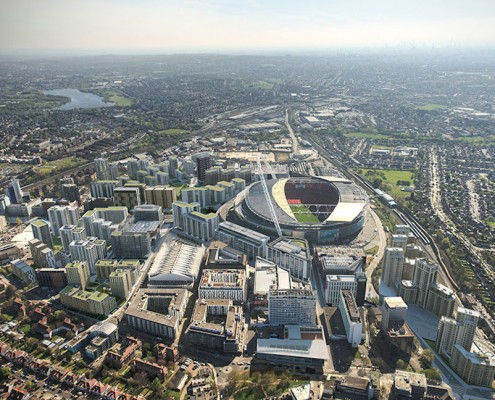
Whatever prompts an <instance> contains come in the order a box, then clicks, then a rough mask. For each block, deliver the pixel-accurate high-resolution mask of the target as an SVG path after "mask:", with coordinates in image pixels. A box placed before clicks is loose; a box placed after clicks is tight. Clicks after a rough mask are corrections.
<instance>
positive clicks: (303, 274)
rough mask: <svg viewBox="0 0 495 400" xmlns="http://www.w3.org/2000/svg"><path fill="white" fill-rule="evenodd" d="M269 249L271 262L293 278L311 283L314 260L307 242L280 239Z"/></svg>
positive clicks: (285, 238)
mask: <svg viewBox="0 0 495 400" xmlns="http://www.w3.org/2000/svg"><path fill="white" fill-rule="evenodd" d="M267 248H268V260H269V261H272V262H274V263H275V264H277V265H280V266H281V267H282V268H284V269H286V270H287V271H289V272H290V274H291V276H292V277H293V278H296V279H300V280H303V281H306V282H307V281H309V278H310V276H311V260H312V258H311V254H310V252H309V244H308V241H307V240H305V239H299V238H298V239H296V238H288V237H280V238H278V239H276V240H274V241H273V242H271V243H269V244H268V246H267Z"/></svg>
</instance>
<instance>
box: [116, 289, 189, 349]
mask: <svg viewBox="0 0 495 400" xmlns="http://www.w3.org/2000/svg"><path fill="white" fill-rule="evenodd" d="M187 303H188V292H187V290H186V289H151V288H147V289H139V290H138V291H137V293H136V296H135V297H134V300H133V301H132V303H131V304H130V306H129V307H128V308H127V310H126V312H125V318H126V320H127V323H128V325H129V326H130V327H131V328H133V329H136V330H138V331H141V332H145V333H149V334H151V335H154V336H158V337H163V338H168V339H171V340H175V339H176V338H177V335H178V332H179V325H180V322H181V320H182V318H183V316H184V312H185V310H186V307H187Z"/></svg>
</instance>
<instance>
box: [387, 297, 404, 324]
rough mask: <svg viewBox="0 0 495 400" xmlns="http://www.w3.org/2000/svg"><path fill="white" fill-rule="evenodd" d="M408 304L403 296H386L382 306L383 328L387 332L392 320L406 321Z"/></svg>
mask: <svg viewBox="0 0 495 400" xmlns="http://www.w3.org/2000/svg"><path fill="white" fill-rule="evenodd" d="M406 317H407V304H406V303H405V302H404V300H403V299H402V297H385V298H384V299H383V308H382V330H383V332H387V331H388V328H389V323H390V322H392V321H405V320H406Z"/></svg>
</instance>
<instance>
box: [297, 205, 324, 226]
mask: <svg viewBox="0 0 495 400" xmlns="http://www.w3.org/2000/svg"><path fill="white" fill-rule="evenodd" d="M290 209H291V210H292V212H293V213H294V216H295V217H296V219H297V220H298V221H299V222H320V220H319V219H318V217H317V216H316V215H314V214H313V213H312V212H311V211H309V210H308V209H307V208H306V207H305V206H296V205H291V206H290Z"/></svg>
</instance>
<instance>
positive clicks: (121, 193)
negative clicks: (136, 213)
mask: <svg viewBox="0 0 495 400" xmlns="http://www.w3.org/2000/svg"><path fill="white" fill-rule="evenodd" d="M113 193H114V198H115V204H116V205H117V206H123V207H127V209H128V210H129V211H132V210H133V209H134V207H136V206H139V205H140V204H141V196H140V193H139V188H138V187H132V186H127V184H126V186H124V187H122V186H120V187H116V188H115V190H114V192H113Z"/></svg>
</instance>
